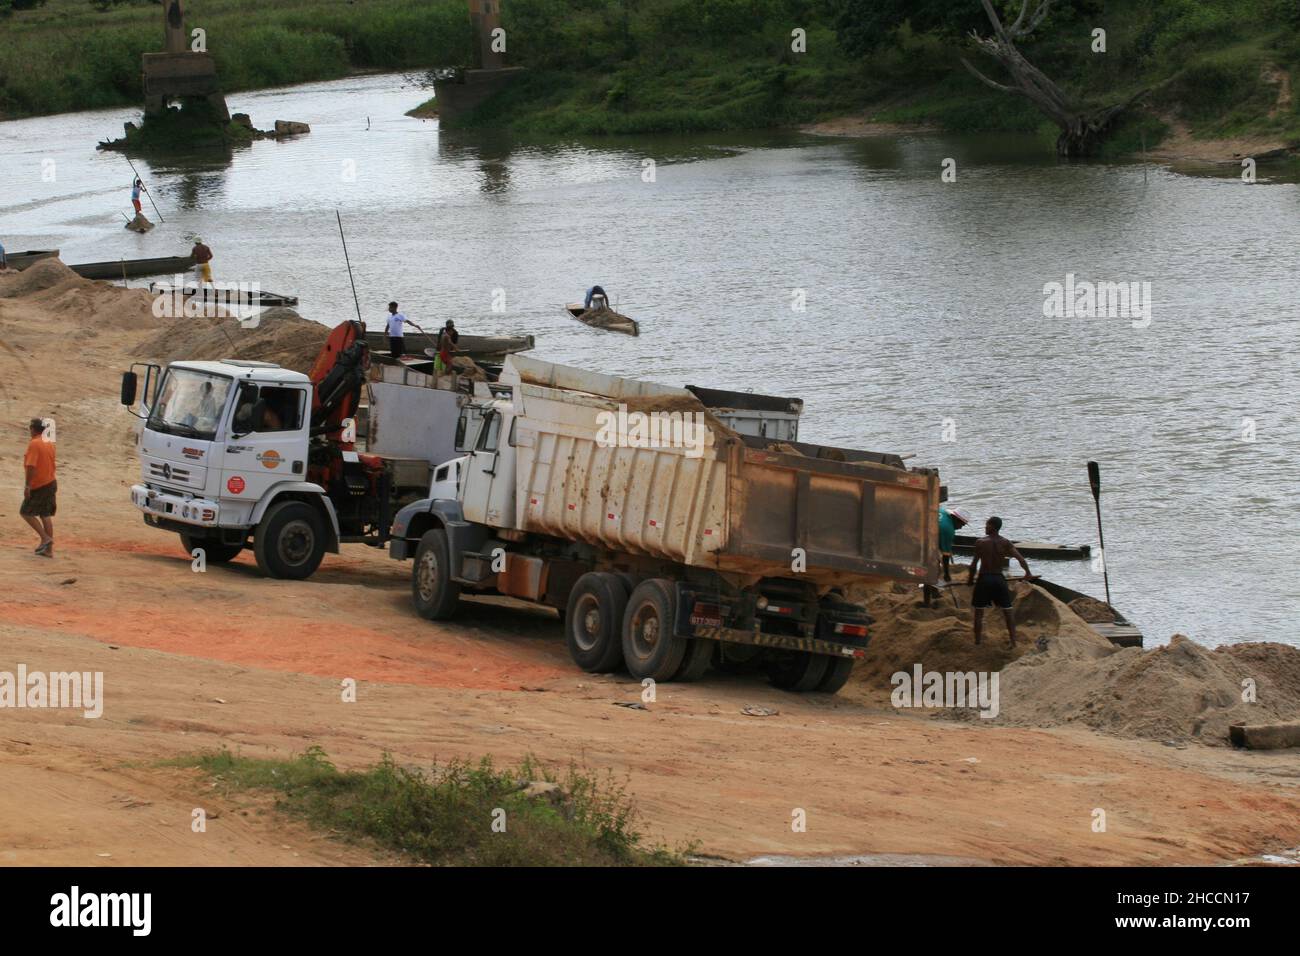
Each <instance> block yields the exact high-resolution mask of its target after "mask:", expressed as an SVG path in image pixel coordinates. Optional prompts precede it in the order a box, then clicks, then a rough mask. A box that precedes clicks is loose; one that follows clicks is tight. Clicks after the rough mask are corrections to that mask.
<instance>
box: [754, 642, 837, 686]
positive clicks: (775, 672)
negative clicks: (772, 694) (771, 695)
mask: <svg viewBox="0 0 1300 956" xmlns="http://www.w3.org/2000/svg"><path fill="white" fill-rule="evenodd" d="M830 662H831V659H830V658H829V657H827V656H826V655H824V654H806V653H804V652H802V651H790V652H789V653H788V654H783V655H782V656H781V658H780V659H779V660H778V661H777V662H776V663H775V664H774V665H773V666H772V669H771V671H770V672H769V677H770V679H771V681H772V684H773V685H774V686H776V687H779V688H781V689H782V690H790V691H794V692H795V693H797V694H803V693H807V692H808V691H810V690H816V689H817V685H818V684H820V683H821V681H822V678H823V677H825V676H826V669H827V668H828V667H829V666H830Z"/></svg>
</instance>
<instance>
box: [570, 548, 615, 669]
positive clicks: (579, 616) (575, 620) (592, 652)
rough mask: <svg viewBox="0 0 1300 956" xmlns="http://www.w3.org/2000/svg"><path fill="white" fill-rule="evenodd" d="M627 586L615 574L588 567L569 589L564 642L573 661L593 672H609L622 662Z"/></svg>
mask: <svg viewBox="0 0 1300 956" xmlns="http://www.w3.org/2000/svg"><path fill="white" fill-rule="evenodd" d="M626 610H627V588H626V587H625V586H624V584H623V582H622V581H621V580H620V579H619V577H618V575H616V574H607V573H604V572H601V571H588V572H587V573H586V574H584V575H583V576H582V577H580V578H578V581H577V583H576V584H574V585H573V590H572V591H571V592H570V593H569V604H568V607H567V608H565V612H564V642H565V643H566V644H568V645H569V656H570V657H572V658H573V663H575V664H577V665H578V666H579V667H581V668H582V669H583V670H584V671H589V672H590V673H592V674H608V673H609V672H610V671H615V670H618V668H619V665H621V664H622V663H623V612H624V611H626Z"/></svg>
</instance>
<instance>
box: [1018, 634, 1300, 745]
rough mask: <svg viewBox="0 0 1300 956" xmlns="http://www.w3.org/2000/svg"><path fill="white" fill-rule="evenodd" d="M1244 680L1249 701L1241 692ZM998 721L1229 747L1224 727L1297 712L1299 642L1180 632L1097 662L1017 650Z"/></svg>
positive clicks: (1273, 719) (1299, 696)
mask: <svg viewBox="0 0 1300 956" xmlns="http://www.w3.org/2000/svg"><path fill="white" fill-rule="evenodd" d="M1246 681H1253V686H1254V696H1255V701H1254V702H1247V701H1244V700H1243V699H1242V697H1243V692H1244V691H1245V689H1246V688H1247V687H1249V686H1250V685H1249V684H1244V683H1243V682H1246ZM1001 684H1002V686H1001V695H1002V715H1001V716H1000V717H999V718H998V722H1000V723H1013V724H1022V725H1032V726H1035V727H1051V726H1057V725H1061V724H1069V723H1082V724H1085V725H1086V726H1088V727H1091V728H1093V729H1095V730H1099V731H1102V732H1104V733H1113V734H1118V735H1120V736H1125V737H1148V738H1153V739H1158V740H1180V741H1181V740H1198V741H1201V742H1203V743H1207V744H1214V745H1219V746H1227V745H1228V739H1227V738H1228V725H1229V724H1234V723H1251V724H1267V723H1274V722H1277V721H1283V720H1295V719H1297V718H1300V648H1295V647H1291V646H1289V645H1285V644H1233V645H1226V646H1224V647H1219V648H1216V649H1214V650H1208V649H1206V648H1204V647H1202V646H1201V645H1199V644H1197V643H1195V642H1194V641H1191V640H1189V639H1187V638H1185V637H1183V636H1182V635H1175V637H1174V638H1173V640H1172V641H1171V642H1170V643H1169V644H1168V645H1167V646H1165V647H1157V648H1153V649H1151V650H1147V651H1143V650H1140V649H1138V648H1127V649H1124V650H1120V651H1117V652H1115V653H1114V654H1112V655H1110V656H1108V657H1106V658H1105V659H1103V660H1097V661H1083V660H1065V659H1059V658H1058V659H1050V658H1041V659H1035V658H1033V657H1024V658H1021V659H1020V660H1018V661H1017V662H1016V663H1014V664H1012V665H1011V666H1009V667H1007V668H1006V669H1005V670H1003V672H1002V679H1001Z"/></svg>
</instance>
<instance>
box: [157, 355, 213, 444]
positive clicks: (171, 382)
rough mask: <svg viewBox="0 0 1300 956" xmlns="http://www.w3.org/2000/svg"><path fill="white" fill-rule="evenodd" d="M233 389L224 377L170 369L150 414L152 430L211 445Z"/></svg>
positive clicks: (192, 370) (184, 369)
mask: <svg viewBox="0 0 1300 956" xmlns="http://www.w3.org/2000/svg"><path fill="white" fill-rule="evenodd" d="M230 386H231V380H230V379H229V378H226V377H225V376H223V375H210V374H209V373H207V372H199V371H195V370H194V369H187V368H169V369H168V370H167V376H166V377H165V378H164V379H163V383H162V387H161V389H160V390H159V392H158V398H157V400H156V401H155V402H154V407H153V411H151V412H150V413H149V422H148V427H149V429H150V430H151V431H156V432H166V433H167V434H169V435H184V436H186V437H187V438H199V439H202V440H204V441H212V439H213V438H215V437H216V434H217V422H218V421H219V420H220V419H221V411H222V409H224V408H225V407H226V397H227V396H228V395H229V394H230Z"/></svg>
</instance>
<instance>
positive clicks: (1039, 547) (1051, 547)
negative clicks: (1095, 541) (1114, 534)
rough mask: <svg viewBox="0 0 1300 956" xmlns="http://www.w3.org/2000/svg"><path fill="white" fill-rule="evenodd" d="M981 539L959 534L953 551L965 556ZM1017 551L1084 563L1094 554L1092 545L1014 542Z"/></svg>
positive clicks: (1033, 555) (1048, 558) (1032, 556)
mask: <svg viewBox="0 0 1300 956" xmlns="http://www.w3.org/2000/svg"><path fill="white" fill-rule="evenodd" d="M978 540H979V538H978V537H977V536H975V535H973V534H959V535H956V536H954V537H953V540H952V549H953V550H954V551H960V552H962V553H963V554H965V553H968V552H971V551H974V550H975V542H976V541H978ZM1011 543H1012V544H1014V545H1015V546H1016V550H1017V551H1019V552H1020V553H1021V554H1023V555H1024V556H1025V557H1026V558H1046V559H1047V560H1049V561H1050V560H1057V561H1082V560H1083V559H1085V558H1087V557H1089V556H1090V555H1091V554H1092V545H1088V544H1079V545H1070V544H1052V543H1051V542H1050V541H1012V542H1011Z"/></svg>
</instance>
